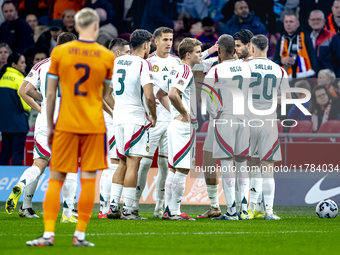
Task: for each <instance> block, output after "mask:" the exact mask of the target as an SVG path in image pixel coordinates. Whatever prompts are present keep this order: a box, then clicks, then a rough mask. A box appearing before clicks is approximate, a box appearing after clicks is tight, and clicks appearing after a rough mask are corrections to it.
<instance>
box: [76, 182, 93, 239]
mask: <svg viewBox="0 0 340 255" xmlns="http://www.w3.org/2000/svg"><path fill="white" fill-rule="evenodd" d="M80 183H81V192H80V196H79V202H78V222H77V227H76V230H77V231H80V232H85V229H86V226H87V224H88V223H89V221H90V216H91V213H92V210H93V206H94V198H95V187H96V178H93V179H83V178H80Z"/></svg>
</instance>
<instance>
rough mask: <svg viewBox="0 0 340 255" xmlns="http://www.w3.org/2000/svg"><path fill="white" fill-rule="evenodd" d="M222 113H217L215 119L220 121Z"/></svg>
mask: <svg viewBox="0 0 340 255" xmlns="http://www.w3.org/2000/svg"><path fill="white" fill-rule="evenodd" d="M221 114H222V111H218V112H217V116H216V117H215V118H214V119H219V118H220V117H221Z"/></svg>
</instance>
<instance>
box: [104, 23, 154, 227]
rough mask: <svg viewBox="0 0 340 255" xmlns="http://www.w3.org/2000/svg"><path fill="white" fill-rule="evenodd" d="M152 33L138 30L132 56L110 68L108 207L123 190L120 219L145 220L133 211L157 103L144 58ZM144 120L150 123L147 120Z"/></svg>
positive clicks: (114, 208) (133, 36)
mask: <svg viewBox="0 0 340 255" xmlns="http://www.w3.org/2000/svg"><path fill="white" fill-rule="evenodd" d="M151 39H152V34H150V33H149V32H148V31H146V30H142V29H137V30H135V31H134V32H133V33H132V34H131V37H130V41H131V44H132V47H133V53H132V54H131V55H125V56H121V57H119V58H117V59H116V60H115V63H114V70H113V79H112V83H113V89H114V91H115V106H114V111H113V121H114V122H113V123H114V127H115V136H116V143H117V154H118V157H119V158H120V160H119V166H118V168H117V170H116V172H115V173H114V175H113V178H112V189H113V190H114V191H112V192H113V193H112V194H115V196H113V197H112V199H111V205H110V209H111V210H112V211H117V210H119V207H118V203H119V199H120V196H121V192H122V190H124V206H123V213H122V216H121V219H138V220H140V219H147V218H141V217H139V216H138V214H137V215H136V214H133V209H132V205H133V201H134V200H135V195H136V187H137V179H138V168H139V163H140V160H141V159H142V157H143V156H147V155H148V150H149V146H148V143H149V141H148V136H149V135H148V130H147V129H148V127H150V125H151V126H153V127H154V126H155V124H156V120H157V116H156V102H155V96H154V94H153V83H154V81H153V77H152V67H151V64H150V62H148V61H147V60H145V58H147V57H148V53H149V51H150V44H151ZM142 92H143V93H144V95H145V100H146V105H147V108H148V109H149V111H150V113H151V117H149V116H147V115H146V113H145V109H144V106H143V103H142ZM147 119H148V120H149V121H150V122H151V123H149V124H148V123H147Z"/></svg>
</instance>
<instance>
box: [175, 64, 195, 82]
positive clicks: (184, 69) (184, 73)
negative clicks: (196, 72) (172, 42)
mask: <svg viewBox="0 0 340 255" xmlns="http://www.w3.org/2000/svg"><path fill="white" fill-rule="evenodd" d="M174 69H175V70H176V71H177V72H178V73H179V76H180V77H179V78H183V79H188V78H190V77H191V76H192V75H193V73H192V71H191V68H190V67H189V66H188V65H187V64H184V63H179V64H178V65H177V66H175V67H174Z"/></svg>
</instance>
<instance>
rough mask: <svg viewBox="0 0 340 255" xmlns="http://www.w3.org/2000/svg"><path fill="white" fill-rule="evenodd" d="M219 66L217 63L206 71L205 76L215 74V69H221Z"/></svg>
mask: <svg viewBox="0 0 340 255" xmlns="http://www.w3.org/2000/svg"><path fill="white" fill-rule="evenodd" d="M221 64H222V63H217V64H215V65H213V66H212V67H210V69H209V70H208V71H207V73H206V74H205V75H206V76H207V75H211V74H212V73H215V72H216V70H217V68H220V67H221Z"/></svg>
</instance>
